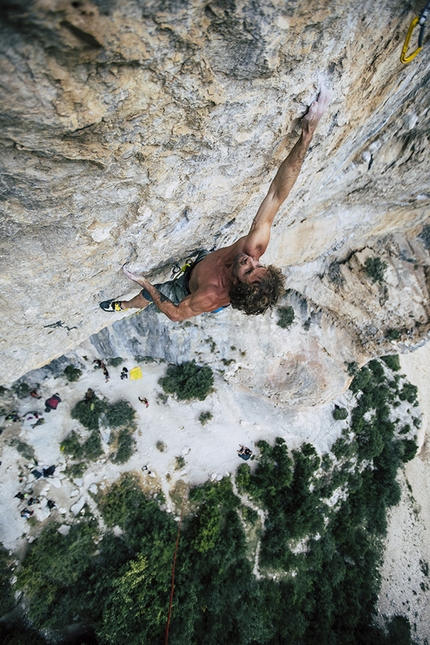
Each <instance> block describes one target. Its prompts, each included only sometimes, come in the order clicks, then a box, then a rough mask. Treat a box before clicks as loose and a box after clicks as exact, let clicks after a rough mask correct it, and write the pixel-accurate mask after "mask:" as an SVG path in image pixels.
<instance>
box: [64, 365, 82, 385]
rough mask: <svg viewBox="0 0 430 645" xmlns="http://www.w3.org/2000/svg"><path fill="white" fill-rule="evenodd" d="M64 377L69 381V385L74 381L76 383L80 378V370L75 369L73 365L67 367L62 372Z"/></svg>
mask: <svg viewBox="0 0 430 645" xmlns="http://www.w3.org/2000/svg"><path fill="white" fill-rule="evenodd" d="M64 376H65V377H66V379H67V380H68V381H69V383H73V382H74V381H78V380H79V379H80V378H81V376H82V370H80V369H79V368H78V367H75V366H74V365H68V366H67V367H66V369H65V370H64Z"/></svg>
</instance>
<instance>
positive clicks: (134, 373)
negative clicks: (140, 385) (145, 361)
mask: <svg viewBox="0 0 430 645" xmlns="http://www.w3.org/2000/svg"><path fill="white" fill-rule="evenodd" d="M138 378H142V370H141V369H140V367H133V369H131V370H130V381H137V379H138Z"/></svg>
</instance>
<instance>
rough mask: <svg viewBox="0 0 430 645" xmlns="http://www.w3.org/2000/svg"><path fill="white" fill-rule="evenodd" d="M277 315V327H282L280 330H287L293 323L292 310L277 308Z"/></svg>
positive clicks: (289, 308)
mask: <svg viewBox="0 0 430 645" xmlns="http://www.w3.org/2000/svg"><path fill="white" fill-rule="evenodd" d="M277 313H278V316H279V318H278V321H277V323H276V324H277V325H278V327H282V329H288V327H290V325H292V323H293V322H294V309H293V307H279V309H277Z"/></svg>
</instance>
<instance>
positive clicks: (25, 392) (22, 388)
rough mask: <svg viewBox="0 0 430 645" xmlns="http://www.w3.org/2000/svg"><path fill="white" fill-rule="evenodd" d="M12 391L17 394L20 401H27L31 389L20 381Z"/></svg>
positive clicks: (14, 385) (13, 386)
mask: <svg viewBox="0 0 430 645" xmlns="http://www.w3.org/2000/svg"><path fill="white" fill-rule="evenodd" d="M12 391H13V392H15V394H16V396H17V397H18V399H26V398H27V397H28V396H30V392H31V387H30V386H29V385H28V383H26V382H25V381H18V382H17V383H14V384H13V385H12Z"/></svg>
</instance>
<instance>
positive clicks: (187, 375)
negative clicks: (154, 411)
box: [158, 361, 214, 401]
mask: <svg viewBox="0 0 430 645" xmlns="http://www.w3.org/2000/svg"><path fill="white" fill-rule="evenodd" d="M158 382H159V384H160V385H161V387H162V388H163V390H164V391H165V392H167V393H168V394H176V396H177V397H178V399H179V400H180V401H189V400H190V399H199V400H200V401H204V399H205V398H206V397H207V395H208V394H209V392H210V391H211V389H212V386H213V383H214V377H213V372H212V370H211V368H210V367H208V366H206V365H205V366H201V365H196V363H195V361H191V362H187V363H182V365H169V367H168V368H167V372H166V376H164V377H163V378H161V379H160V380H159V381H158Z"/></svg>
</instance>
